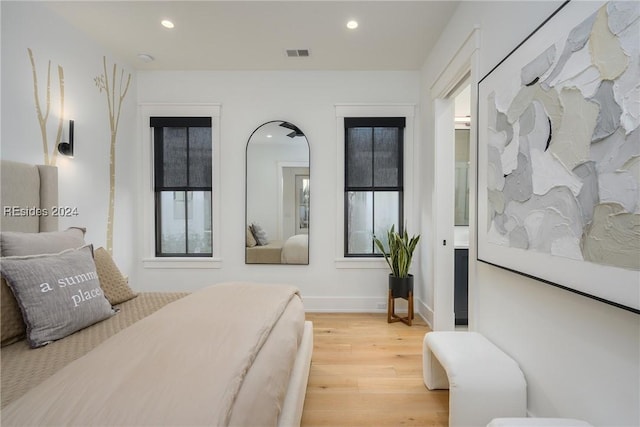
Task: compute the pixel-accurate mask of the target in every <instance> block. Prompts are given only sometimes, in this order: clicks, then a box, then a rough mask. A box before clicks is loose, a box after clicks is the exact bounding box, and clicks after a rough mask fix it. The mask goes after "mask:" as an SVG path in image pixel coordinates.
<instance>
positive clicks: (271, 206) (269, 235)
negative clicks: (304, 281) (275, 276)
mask: <svg viewBox="0 0 640 427" xmlns="http://www.w3.org/2000/svg"><path fill="white" fill-rule="evenodd" d="M309 176H310V175H309V143H308V141H307V138H306V136H305V135H304V133H302V131H301V130H300V129H299V128H298V127H297V126H296V125H294V124H292V123H289V122H285V121H280V120H278V121H271V122H267V123H265V124H263V125H261V126H259V127H258V128H257V129H256V130H255V131H253V133H252V134H251V136H250V137H249V141H248V142H247V153H246V205H245V206H246V226H245V234H246V235H245V262H246V263H247V264H309V203H310V180H309Z"/></svg>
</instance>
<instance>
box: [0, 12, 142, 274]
mask: <svg viewBox="0 0 640 427" xmlns="http://www.w3.org/2000/svg"><path fill="white" fill-rule="evenodd" d="M1 7H2V131H1V138H2V139H1V141H0V150H1V151H0V156H1V158H2V159H5V160H14V161H19V162H27V163H36V164H42V163H44V152H43V146H42V137H41V134H40V127H39V122H38V119H37V116H36V107H35V100H34V86H33V79H32V71H31V63H30V61H29V56H28V53H27V48H31V50H32V52H33V55H34V59H35V64H36V70H37V76H38V85H39V92H40V100H41V103H42V108H43V109H44V107H45V99H46V86H47V85H46V76H47V62H48V61H49V60H51V111H50V114H49V120H48V123H49V125H50V126H49V127H48V136H49V152H50V153H51V151H52V149H53V143H54V141H55V137H56V132H57V123H58V119H59V117H60V105H59V103H60V97H59V90H58V71H57V69H58V66H62V68H63V70H64V92H65V114H64V116H65V117H64V119H65V121H64V130H65V133H64V135H65V139H66V137H67V135H68V134H67V126H68V122H67V120H68V119H74V120H75V156H74V158H73V159H69V158H64V157H63V156H58V161H57V166H58V174H59V187H60V200H59V201H60V204H61V205H63V206H71V207H76V208H77V212H78V216H75V217H70V218H61V219H60V228H61V229H64V228H67V227H69V226H82V227H86V228H87V234H86V241H87V242H88V243H93V244H94V245H95V246H96V247H99V246H104V245H105V244H106V232H107V231H106V230H107V207H108V200H107V199H108V194H109V149H110V129H109V121H108V120H109V116H108V112H107V100H106V98H105V94H104V92H103V93H100V92H99V90H98V88H97V87H96V85H95V83H94V78H95V77H96V76H99V75H100V74H102V73H103V62H102V58H103V56H106V57H107V64H108V66H109V67H110V66H112V64H113V63H114V62H116V63H117V64H118V66H119V67H122V66H124V69H125V71H127V72H131V71H130V69H129V67H128V66H127V64H125V63H123V62H122V61H120V60H118V58H114V57H113V56H112V55H110V53H109V52H108V51H106V50H105V49H104V48H102V47H101V46H100V45H98V44H97V43H95V42H93V41H92V40H91V39H89V38H88V37H87V36H86V35H85V34H82V33H79V32H78V31H77V30H75V29H74V28H72V27H70V26H69V25H68V24H67V23H66V22H65V21H63V20H62V19H61V18H59V17H58V16H57V15H55V14H52V13H51V12H50V11H49V9H48V8H47V6H46V2H2V3H1ZM109 70H110V69H109ZM118 70H120V68H118ZM135 96H136V87H135V75H133V73H132V85H131V86H130V88H129V92H128V94H127V96H126V98H125V104H124V105H123V108H122V117H121V119H120V129H119V131H118V140H117V163H116V168H117V169H116V203H115V216H116V219H115V225H114V227H115V229H114V258H115V260H116V262H117V263H118V265H119V266H120V267H121V268H122V269H123V271H125V272H126V273H128V274H131V273H132V272H133V262H132V260H133V247H132V245H131V240H130V239H129V238H128V237H127V236H131V235H133V234H134V229H133V221H132V220H133V204H134V202H135V194H134V187H133V186H131V185H129V183H130V182H132V176H133V171H134V169H135V167H134V163H133V160H134V159H133V158H132V157H131V156H129V155H127V149H128V147H131V146H132V145H133V144H134V141H133V138H134V137H136V136H137V134H136V131H135V129H136V109H135Z"/></svg>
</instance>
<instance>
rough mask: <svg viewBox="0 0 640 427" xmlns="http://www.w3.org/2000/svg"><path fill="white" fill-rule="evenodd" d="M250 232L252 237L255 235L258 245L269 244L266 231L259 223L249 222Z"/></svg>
mask: <svg viewBox="0 0 640 427" xmlns="http://www.w3.org/2000/svg"><path fill="white" fill-rule="evenodd" d="M251 232H252V233H253V237H255V239H256V242H258V246H265V245H268V244H269V237H268V236H267V232H266V231H265V230H264V228H262V227H261V226H260V225H258V224H251Z"/></svg>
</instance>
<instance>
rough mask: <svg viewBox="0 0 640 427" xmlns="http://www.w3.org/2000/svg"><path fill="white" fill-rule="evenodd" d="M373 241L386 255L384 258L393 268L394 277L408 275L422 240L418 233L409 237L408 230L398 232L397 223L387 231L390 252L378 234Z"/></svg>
mask: <svg viewBox="0 0 640 427" xmlns="http://www.w3.org/2000/svg"><path fill="white" fill-rule="evenodd" d="M373 241H374V242H375V244H376V246H377V248H378V250H380V252H382V254H383V255H384V259H385V261H387V264H388V265H389V268H391V275H392V276H394V277H408V276H409V268H410V267H411V259H412V258H413V252H414V251H415V249H416V246H418V242H419V241H420V235H419V234H418V235H415V236H413V237H411V238H409V236H408V234H407V232H406V230H400V232H396V231H395V225H392V226H391V228H390V229H389V230H388V231H387V241H388V244H389V251H388V252H387V251H385V247H384V244H383V243H382V241H381V240H380V239H378V238H377V237H376V236H373Z"/></svg>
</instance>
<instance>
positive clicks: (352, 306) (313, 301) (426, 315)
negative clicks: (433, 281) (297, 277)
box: [303, 297, 433, 328]
mask: <svg viewBox="0 0 640 427" xmlns="http://www.w3.org/2000/svg"><path fill="white" fill-rule="evenodd" d="M303 301H304V309H305V311H307V312H309V313H386V312H387V298H384V297H304V298H303ZM414 310H415V313H416V314H417V315H419V316H420V317H422V319H423V320H424V321H425V322H426V323H427V325H429V327H430V328H432V325H433V310H431V308H430V307H428V306H427V305H426V304H425V303H424V302H422V301H421V300H420V299H417V298H416V299H414ZM396 312H397V313H406V312H407V302H406V301H404V300H402V299H397V300H396Z"/></svg>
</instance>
